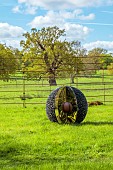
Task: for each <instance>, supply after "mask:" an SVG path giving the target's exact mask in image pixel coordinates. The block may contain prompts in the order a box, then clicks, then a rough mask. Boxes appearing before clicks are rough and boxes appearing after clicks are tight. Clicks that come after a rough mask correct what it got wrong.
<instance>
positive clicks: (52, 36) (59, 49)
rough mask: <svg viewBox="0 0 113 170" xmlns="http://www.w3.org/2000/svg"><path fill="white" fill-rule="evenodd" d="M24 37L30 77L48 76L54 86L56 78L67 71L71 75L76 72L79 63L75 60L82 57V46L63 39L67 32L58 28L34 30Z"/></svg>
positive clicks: (23, 42) (22, 43)
mask: <svg viewBox="0 0 113 170" xmlns="http://www.w3.org/2000/svg"><path fill="white" fill-rule="evenodd" d="M24 36H25V38H26V40H25V41H21V46H22V47H23V51H24V57H23V59H24V62H25V70H26V71H27V73H28V74H29V76H31V77H32V75H33V76H36V75H37V76H39V75H40V76H42V75H47V76H48V79H49V83H50V85H52V83H53V84H54V83H55V81H56V80H55V77H56V76H57V75H61V74H63V73H66V72H67V70H66V69H68V70H69V72H71V73H73V72H75V70H76V62H77V61H76V59H75V58H76V56H78V57H79V56H80V54H79V53H80V51H81V50H80V49H81V46H80V42H78V41H76V42H75V41H72V42H68V41H66V40H65V39H64V38H63V37H64V36H65V30H61V29H59V28H58V27H56V26H55V27H47V28H42V29H41V30H36V29H32V30H31V32H30V33H28V32H27V33H25V34H24ZM72 62H73V66H72ZM67 63H68V64H67ZM78 64H79V60H78ZM79 69H80V68H79ZM33 70H34V71H37V74H35V75H34V73H33ZM63 70H64V71H63ZM32 73H33V74H32Z"/></svg>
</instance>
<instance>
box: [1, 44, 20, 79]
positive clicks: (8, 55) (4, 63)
mask: <svg viewBox="0 0 113 170" xmlns="http://www.w3.org/2000/svg"><path fill="white" fill-rule="evenodd" d="M16 69H17V60H16V57H15V55H14V53H13V51H12V50H11V48H8V47H6V45H3V44H0V79H2V80H4V81H8V80H9V78H10V75H11V74H13V73H15V72H16Z"/></svg>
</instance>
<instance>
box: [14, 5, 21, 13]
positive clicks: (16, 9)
mask: <svg viewBox="0 0 113 170" xmlns="http://www.w3.org/2000/svg"><path fill="white" fill-rule="evenodd" d="M12 11H13V12H14V13H18V12H19V13H21V10H20V7H19V6H15V7H14V8H13V9H12Z"/></svg>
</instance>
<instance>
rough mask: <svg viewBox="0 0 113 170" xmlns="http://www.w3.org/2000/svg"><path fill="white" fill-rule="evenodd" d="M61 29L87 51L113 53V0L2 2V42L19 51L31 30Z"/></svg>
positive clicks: (10, 0)
mask: <svg viewBox="0 0 113 170" xmlns="http://www.w3.org/2000/svg"><path fill="white" fill-rule="evenodd" d="M55 25H56V26H58V27H59V28H61V29H65V30H66V38H67V40H69V41H70V40H79V41H80V42H81V45H82V46H84V47H85V48H86V49H87V50H91V49H92V48H95V47H100V48H105V49H107V50H108V51H110V52H113V0H91V1H89V0H1V2H0V43H6V45H7V46H9V45H10V46H13V47H16V48H19V43H20V40H22V39H23V36H22V34H23V33H25V32H26V31H30V30H31V28H34V27H35V28H37V29H41V28H42V27H48V26H55Z"/></svg>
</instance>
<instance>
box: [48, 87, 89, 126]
mask: <svg viewBox="0 0 113 170" xmlns="http://www.w3.org/2000/svg"><path fill="white" fill-rule="evenodd" d="M87 110H88V103H87V100H86V97H85V96H84V94H83V93H82V92H81V91H80V90H79V89H77V88H75V87H70V86H64V87H60V88H57V89H56V90H54V91H53V92H52V93H51V94H50V95H49V97H48V99H47V102H46V114H47V116H48V118H49V120H50V121H52V122H58V123H81V122H82V121H83V120H84V118H85V116H86V114H87Z"/></svg>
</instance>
